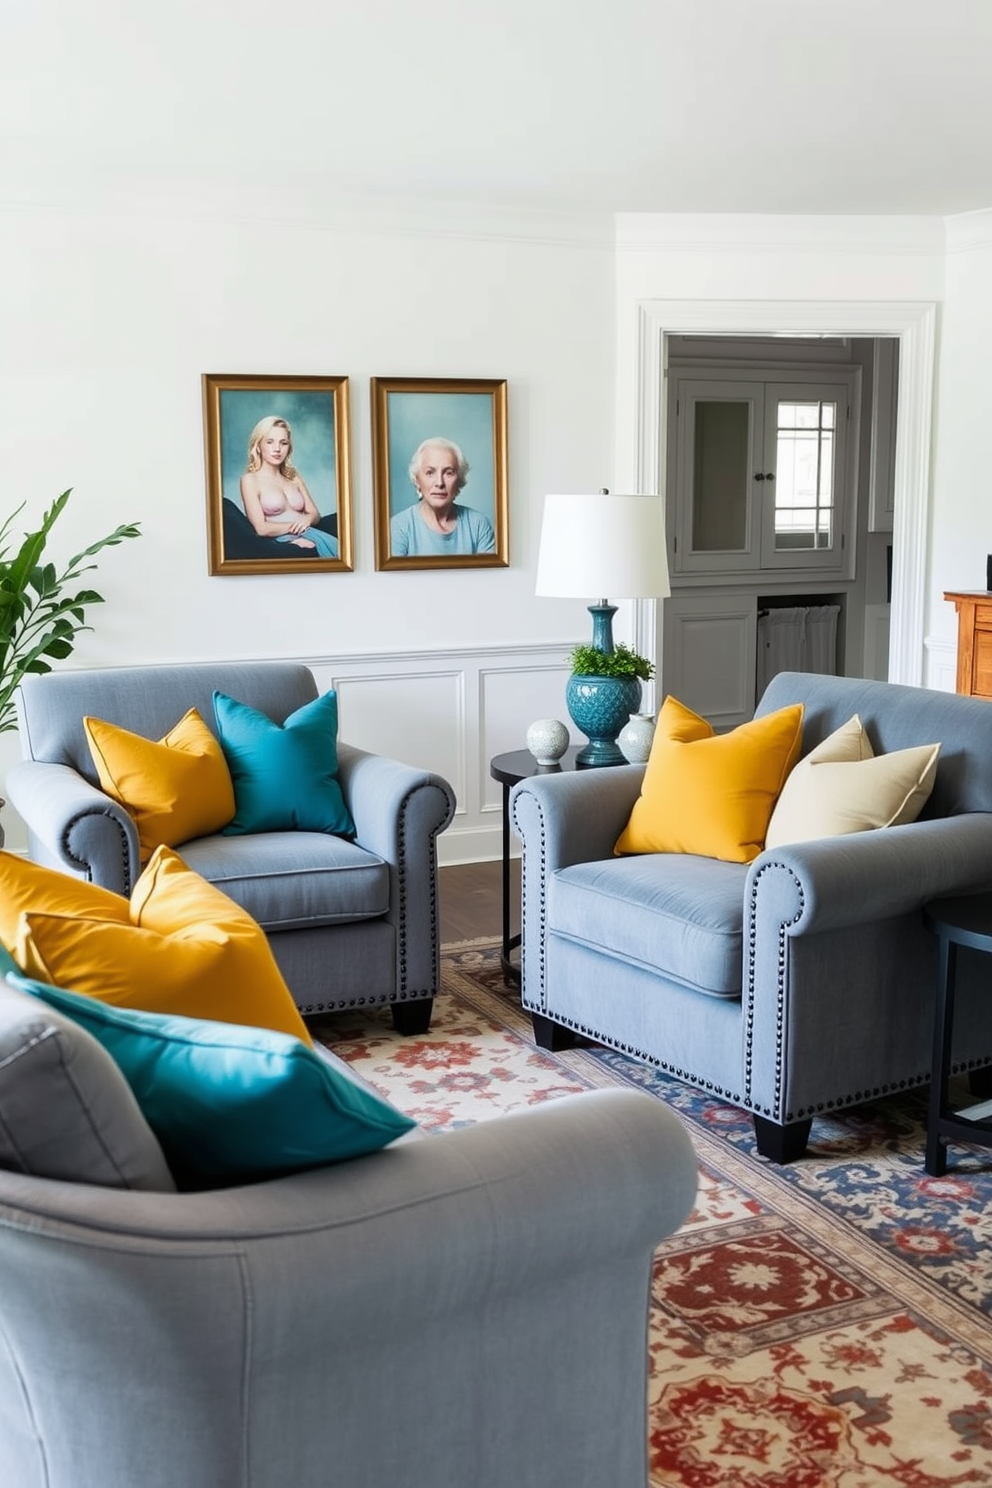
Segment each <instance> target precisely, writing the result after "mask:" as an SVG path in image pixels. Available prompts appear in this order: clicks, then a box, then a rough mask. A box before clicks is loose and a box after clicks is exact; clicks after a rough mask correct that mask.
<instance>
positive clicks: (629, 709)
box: [565, 676, 641, 765]
mask: <svg viewBox="0 0 992 1488" xmlns="http://www.w3.org/2000/svg"><path fill="white" fill-rule="evenodd" d="M565 702H566V704H567V706H568V712H569V716H570V717H571V719H572V722H573V723H574V724H575V727H576V728H577V729H580V730H581V731H582V733H584V734H585V736H586V738H587V739H588V740H589V743H588V744H587V745H586V746H585V748H584V749H580V750H579V753H578V755H577V756H576V760H575V763H576V764H577V765H625V764H626V763H627V761H626V760H625V759H624V757H623V754H622V753H621V751H620V749H619V747H618V745H617V741H616V740H617V734H618V733H619V732H620V730H621V729H622V728H623V726H624V724H625V723H626V722H627V720H628V718H629V717H630V715H631V713H636V712H637V711H638V709H639V708H640V705H641V684H640V681H639V679H638V678H637V677H582V676H572V677H569V679H568V682H567V684H566V686H565Z"/></svg>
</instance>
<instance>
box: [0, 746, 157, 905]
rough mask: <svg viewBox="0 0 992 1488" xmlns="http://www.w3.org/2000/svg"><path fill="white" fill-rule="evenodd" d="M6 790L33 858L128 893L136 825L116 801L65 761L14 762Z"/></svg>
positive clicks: (136, 857) (135, 863) (134, 867)
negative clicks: (62, 763)
mask: <svg viewBox="0 0 992 1488" xmlns="http://www.w3.org/2000/svg"><path fill="white" fill-rule="evenodd" d="M6 792H7V797H8V799H9V801H10V804H11V805H12V806H13V807H14V809H15V811H17V812H18V813H19V814H20V816H21V817H22V818H23V820H24V822H25V824H26V826H27V829H28V841H29V847H30V853H31V857H32V858H34V859H35V861H36V862H39V863H46V864H47V865H48V866H49V867H52V868H60V869H62V871H63V872H66V873H72V874H75V875H76V877H78V878H85V879H88V880H89V882H90V883H95V884H99V885H100V887H101V888H104V889H112V890H113V892H114V893H116V894H124V895H130V893H131V890H132V889H133V888H134V884H135V881H136V879H137V877H138V874H139V873H140V871H141V865H140V854H139V848H138V829H137V827H136V826H135V824H134V822H133V820H132V819H131V817H130V816H128V814H127V812H126V811H125V810H124V808H123V807H122V806H119V805H118V804H117V802H116V801H112V800H111V799H110V797H109V796H107V795H104V793H103V791H101V790H99V789H98V788H97V787H96V786H95V785H90V783H89V781H88V780H85V779H84V778H83V776H82V775H80V774H78V773H77V772H76V771H75V770H73V769H72V767H71V766H70V765H55V764H47V763H44V762H42V761H40V760H21V761H20V762H19V763H18V764H16V765H14V766H13V768H12V769H11V770H10V771H9V773H8V775H7V781H6Z"/></svg>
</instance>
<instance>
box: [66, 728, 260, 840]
mask: <svg viewBox="0 0 992 1488" xmlns="http://www.w3.org/2000/svg"><path fill="white" fill-rule="evenodd" d="M83 728H84V729H85V730H86V738H87V742H88V743H89V746H90V753H91V754H92V756H93V763H94V765H95V767H96V772H97V775H98V776H99V779H100V784H101V786H102V787H103V789H104V790H105V791H106V793H107V795H108V796H110V797H111V798H112V799H113V800H115V801H117V802H118V804H119V805H121V806H123V807H124V809H125V811H127V813H128V815H129V816H131V817H132V818H133V819H134V823H135V825H136V826H137V828H138V842H139V844H140V848H141V861H142V863H147V862H148V859H149V858H150V857H151V855H152V853H153V852H154V851H155V849H156V847H158V846H159V845H160V844H161V843H163V842H164V843H165V844H166V845H167V846H169V847H175V846H176V844H177V843H180V842H189V841H190V839H191V838H193V837H207V836H209V835H210V833H211V832H219V831H220V830H221V828H222V827H226V826H227V824H228V822H229V821H230V820H231V819H232V817H233V816H234V786H233V785H232V783H231V772H230V770H229V769H228V768H227V760H226V759H225V758H224V751H223V749H221V747H220V744H219V743H218V741H217V740H216V739H215V738H214V736H213V734H212V733H211V732H210V730H209V729H208V728H207V725H206V724H205V723H204V721H203V719H202V718H201V717H200V714H199V713H198V712H197V710H196V709H195V708H190V710H189V712H188V713H187V714H185V716H184V717H182V718H180V720H179V722H178V723H177V724H176V726H175V728H173V729H170V730H169V732H168V733H167V734H166V736H165V738H164V739H159V740H158V741H157V742H156V740H154V739H145V738H143V737H142V735H141V734H132V733H131V732H130V730H128V729H124V728H119V727H118V725H117V724H115V723H106V722H105V721H104V720H103V719H100V718H84V719H83Z"/></svg>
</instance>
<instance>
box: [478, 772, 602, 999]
mask: <svg viewBox="0 0 992 1488" xmlns="http://www.w3.org/2000/svg"><path fill="white" fill-rule="evenodd" d="M578 752H579V746H578V745H577V744H575V745H572V746H571V747H570V748H569V749H566V751H565V753H564V754H563V755H562V757H561V759H560V760H559V761H558V763H557V764H556V765H539V764H538V763H537V760H536V759H535V758H534V756H533V755H532V754H531V752H530V750H529V749H512V750H510V752H509V753H508V754H494V755H493V757H492V759H491V760H490V761H489V773H490V775H491V776H492V778H493V779H494V780H498V781H499V782H500V784H501V785H502V787H503V944H502V948H501V950H500V958H499V959H500V964H501V965H502V967H503V981H504V982H505V983H506V985H507V986H511V985H512V986H514V987H519V986H520V967H519V966H518V965H517V964H516V962H515V961H511V960H510V953H511V951H515V950H516V949H517V947H518V946H519V944H520V936H519V935H511V934H510V791H511V790H512V789H513V787H514V786H515V785H516V784H517V783H518V782H519V781H521V780H529V779H530V777H531V776H532V775H560V774H561V773H562V771H563V770H575V769H581V768H582V766H581V765H576V763H575V757H576V755H577V754H578Z"/></svg>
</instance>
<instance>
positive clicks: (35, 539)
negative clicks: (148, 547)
mask: <svg viewBox="0 0 992 1488" xmlns="http://www.w3.org/2000/svg"><path fill="white" fill-rule="evenodd" d="M70 495H71V488H70V490H68V491H63V492H62V495H61V496H58V497H56V499H55V500H54V501H53V502H52V504H51V506H50V507H49V508H48V510H47V511H46V512H45V515H44V517H43V518H42V522H41V526H40V527H39V528H38V530H37V531H36V532H28V533H25V536H24V541H23V542H22V543H21V546H20V547H19V548H18V550H17V552H16V553H14V554H13V556H9V553H10V546H11V542H12V536H11V528H12V526H13V523H14V521H15V519H16V518H17V517H18V516H19V515H20V513H21V512H22V511H23V510H24V504H23V503H22V505H21V506H19V507H18V508H17V510H16V511H13V512H11V514H10V516H9V517H8V518H7V520H6V521H5V522H4V523H3V524H2V526H0V734H4V733H9V732H10V731H11V730H12V729H16V727H17V711H16V708H15V704H14V691H15V689H16V687H17V684H18V683H19V682H20V680H21V678H22V677H23V676H24V675H25V673H27V672H50V671H51V670H52V668H51V665H50V663H51V662H52V661H64V660H65V659H66V657H67V656H71V655H72V649H73V646H74V644H75V639H76V636H77V635H78V634H79V632H80V631H81V630H92V628H93V627H92V626H91V625H87V624H86V613H85V612H86V606H87V605H95V604H103V602H104V601H103V595H102V594H97V592H96V590H95V589H79V590H77V591H76V592H75V593H72V594H66V593H65V592H64V591H65V589H66V587H67V586H68V585H71V584H74V583H75V581H76V580H77V579H78V578H80V576H81V575H82V574H84V573H88V572H89V570H90V569H93V568H95V567H96V564H95V563H86V562H84V559H86V558H92V557H93V555H94V554H95V553H99V552H100V550H101V549H102V548H108V547H113V546H114V545H115V544H117V543H120V542H123V541H124V539H125V538H127V537H140V536H141V533H140V531H139V529H138V525H137V523H135V522H126V523H123V524H122V525H121V526H120V527H116V528H115V529H114V531H113V532H111V533H110V534H109V536H108V537H101V538H100V540H99V542H95V543H91V544H90V546H89V547H88V548H84V549H83V551H82V552H81V553H76V554H75V555H74V556H73V557H72V558H70V559H69V562H68V563H67V564H66V567H65V568H64V569H63V570H62V572H61V573H60V572H59V571H58V569H57V568H56V566H55V564H54V563H44V562H43V561H42V559H43V554H44V551H45V545H46V543H47V541H48V535H49V533H50V532H51V530H52V528H53V527H54V526H55V523H56V522H57V521H58V519H59V517H60V515H61V513H62V511H63V510H64V508H65V504H66V502H67V501H68V500H69V496H70Z"/></svg>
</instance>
